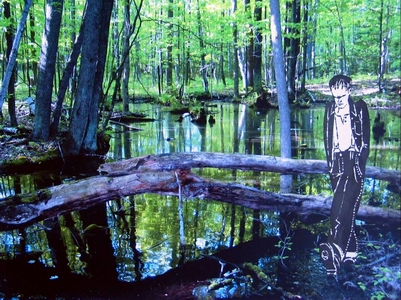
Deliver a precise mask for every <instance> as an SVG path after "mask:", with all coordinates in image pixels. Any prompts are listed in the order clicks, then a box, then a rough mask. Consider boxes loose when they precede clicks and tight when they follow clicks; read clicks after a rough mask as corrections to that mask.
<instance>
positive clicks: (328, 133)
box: [324, 98, 370, 174]
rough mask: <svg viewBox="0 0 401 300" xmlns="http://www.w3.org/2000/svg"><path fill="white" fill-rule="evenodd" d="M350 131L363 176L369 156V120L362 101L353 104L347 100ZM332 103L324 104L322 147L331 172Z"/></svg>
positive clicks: (333, 107) (333, 104) (333, 115)
mask: <svg viewBox="0 0 401 300" xmlns="http://www.w3.org/2000/svg"><path fill="white" fill-rule="evenodd" d="M348 102H349V107H350V119H351V129H352V133H353V136H354V140H355V145H356V147H357V149H358V150H359V153H358V155H357V156H358V157H359V166H360V168H361V171H362V172H363V174H365V166H366V161H367V159H368V156H369V141H370V120H369V112H368V107H367V105H366V103H365V102H364V101H363V100H359V101H358V102H354V101H352V100H351V98H349V100H348ZM334 109H335V103H334V101H332V102H329V103H327V104H326V111H325V115H324V147H325V150H326V158H327V164H328V166H329V169H330V171H331V168H332V159H333V126H334V118H335V112H334Z"/></svg>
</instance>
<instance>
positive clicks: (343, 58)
mask: <svg viewBox="0 0 401 300" xmlns="http://www.w3.org/2000/svg"><path fill="white" fill-rule="evenodd" d="M335 4H336V13H337V20H338V25H339V29H340V37H341V40H340V73H342V74H348V68H347V51H346V47H345V36H344V27H343V19H342V16H341V13H340V7H339V4H338V2H337V0H336V1H335Z"/></svg>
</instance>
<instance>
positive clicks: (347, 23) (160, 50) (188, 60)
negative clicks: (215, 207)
mask: <svg viewBox="0 0 401 300" xmlns="http://www.w3.org/2000/svg"><path fill="white" fill-rule="evenodd" d="M280 5H281V8H280V9H281V22H282V31H283V51H284V64H285V70H286V78H287V87H288V93H289V96H290V97H289V99H290V100H291V99H293V97H291V95H294V94H295V91H296V90H299V89H300V90H301V91H302V90H304V89H305V82H307V81H313V80H319V79H320V80H321V81H325V80H326V79H327V78H328V77H330V76H332V75H334V74H337V73H343V74H348V75H350V76H353V77H358V76H371V77H372V76H373V78H377V85H378V88H379V90H380V91H381V90H383V89H385V85H386V79H388V78H392V77H395V76H399V75H400V64H401V61H400V56H399V48H400V23H399V15H400V2H399V1H398V0H369V1H368V0H351V1H343V0H321V1H318V0H302V1H301V0H292V1H281V2H280ZM27 6H28V10H27V12H28V14H27V19H26V22H25V23H24V24H23V25H25V28H23V29H25V30H23V34H22V37H21V42H20V45H19V48H18V55H17V62H16V65H15V68H14V70H15V72H14V77H12V79H11V82H13V83H12V84H11V83H10V84H9V85H8V93H7V95H8V98H7V101H8V102H9V113H10V118H11V125H14V126H15V125H16V121H15V120H14V122H12V119H13V118H12V113H13V107H12V105H13V99H12V98H13V97H15V95H17V98H26V97H28V96H30V97H33V98H35V95H36V96H37V98H40V99H36V102H37V105H38V106H39V107H45V108H46V109H44V110H43V109H42V110H40V111H41V113H40V114H39V116H37V117H36V116H35V118H36V119H35V127H36V128H46V126H49V127H50V124H49V122H50V117H46V115H45V114H50V103H53V104H52V105H53V106H55V108H54V107H52V108H51V109H52V112H51V113H52V114H53V117H52V127H51V128H50V129H51V130H50V132H49V133H47V132H46V130H45V134H43V133H42V132H43V130H44V129H40V132H41V133H40V134H39V133H36V134H34V136H36V138H38V139H44V140H46V139H47V138H48V135H49V134H52V133H54V132H57V130H58V124H59V123H58V121H59V118H60V116H59V115H60V111H61V108H62V105H64V107H67V108H68V107H69V108H72V107H73V106H74V105H75V112H74V110H73V112H72V117H71V123H70V134H71V135H72V136H76V134H77V133H76V132H71V131H73V130H74V129H73V128H74V127H77V126H78V127H82V125H83V126H84V127H85V126H88V128H89V127H90V126H89V124H90V121H88V125H86V124H78V125H76V124H75V125H74V121H73V120H74V114H75V119H77V118H78V116H77V112H78V109H77V108H76V107H77V106H78V105H79V103H78V102H80V101H81V100H79V99H82V98H85V99H86V100H85V101H86V102H84V103H85V105H86V104H87V105H92V106H91V107H92V108H91V109H90V110H91V111H98V112H101V111H104V110H107V109H109V110H110V109H111V110H112V109H113V106H114V104H115V102H116V100H119V101H121V100H122V102H123V110H124V111H128V110H129V103H130V102H131V101H133V100H135V97H136V96H138V95H141V96H150V97H153V98H157V99H158V100H159V101H162V102H164V103H167V102H169V100H170V99H171V97H172V96H174V97H178V98H180V99H182V98H183V97H185V96H186V95H188V94H189V93H193V92H194V91H200V92H202V93H206V94H212V93H213V92H214V90H215V87H216V86H224V88H226V89H229V90H231V91H232V95H233V97H234V98H236V97H238V89H240V90H241V91H243V92H245V93H247V92H249V91H255V92H257V93H260V92H262V91H263V90H274V88H275V77H274V67H273V60H272V53H273V51H272V43H271V29H270V7H269V2H268V1H261V0H252V1H251V0H245V1H237V0H231V1H212V0H191V1H182V0H163V1H143V0H114V1H113V0H102V1H94V0H88V1H84V0H43V1H42V0H33V1H32V0H30V1H22V0H9V1H1V6H0V15H1V19H0V27H1V29H2V39H1V42H0V74H1V78H2V81H3V85H2V91H4V90H5V89H6V88H7V87H6V86H5V81H4V78H5V75H6V74H7V64H8V62H9V58H10V52H11V49H12V45H13V41H14V42H15V40H16V39H14V37H16V34H17V33H18V29H19V27H20V26H18V23H19V22H21V23H22V17H23V16H24V12H25V11H26V10H25V9H23V7H25V8H26V7H27ZM91 15H92V16H95V17H91ZM94 19H95V20H97V21H96V22H93V20H94ZM85 20H86V21H85ZM91 21H92V22H91ZM92 23H93V24H92ZM85 24H86V25H85ZM91 26H92V27H91ZM89 27H91V28H98V29H99V28H101V30H100V31H99V32H98V33H97V36H94V34H95V32H94V31H97V30H92V31H91V30H89V29H88V28H89ZM54 28H57V30H54ZM85 28H86V29H85ZM50 29H52V30H50ZM51 31H57V32H54V33H52V32H51ZM89 41H90V42H89ZM85 43H86V44H85ZM14 45H15V43H14ZM85 45H87V46H85ZM95 48H96V49H95ZM85 49H86V50H85ZM88 49H89V50H88ZM94 49H95V50H94ZM88 51H89V52H90V53H89V52H88ZM52 53H54V54H52ZM88 53H89V54H88ZM51 55H54V57H55V58H54V62H52V61H51V57H52V56H51ZM95 60H96V61H95ZM44 62H45V63H46V64H44V65H43V66H45V67H43V68H42V65H40V64H41V63H44ZM91 64H92V65H91ZM81 67H82V68H81ZM41 68H42V69H44V68H46V71H42V73H44V74H47V75H49V74H51V75H52V76H50V79H49V76H47V79H46V80H45V82H44V83H43V82H42V87H40V86H39V84H40V83H41V81H40V79H41V75H40V71H41ZM99 68H100V69H99ZM85 70H86V71H87V73H91V74H92V76H94V78H95V76H96V79H93V80H94V86H93V90H92V92H91V94H90V95H89V94H88V93H86V92H82V89H83V88H82V87H83V86H88V84H89V83H88V81H86V82H84V79H83V78H80V75H82V73H83V72H84V71H85ZM88 70H91V71H88ZM89 75H90V74H89ZM89 75H86V76H89ZM81 77H84V76H81ZM42 78H44V75H43V74H42ZM51 78H53V79H51ZM80 80H81V82H80ZM42 81H43V80H42ZM49 81H50V82H49ZM91 82H92V81H91ZM238 82H240V84H239V85H240V86H239V87H238ZM97 85H98V86H97ZM12 86H16V87H17V91H13V90H12ZM89 86H90V87H92V84H89ZM43 87H45V88H46V89H50V93H43V91H42V90H41V93H40V95H39V96H40V97H38V90H39V89H44V88H43ZM56 95H57V96H56ZM46 97H47V98H49V97H50V99H47V100H46V101H45V100H43V99H42V98H46ZM88 99H92V100H88ZM94 99H95V100H94ZM56 100H57V101H56ZM4 101H5V99H1V97H0V108H1V106H2V105H3V103H4ZM41 101H42V102H41ZM91 101H92V102H91ZM56 103H57V105H56ZM88 103H90V104H88ZM81 108H82V106H81ZM43 111H48V112H46V113H45V112H43ZM44 115H45V117H44ZM80 117H82V116H80ZM87 118H88V120H90V119H91V118H92V119H93V118H94V117H93V116H87ZM85 119H86V117H85ZM13 123H14V124H13ZM95 125H97V124H95ZM92 127H93V125H92ZM87 131H89V132H90V131H92V132H93V128H92V129H87ZM92 138H93V133H92ZM80 139H81V140H83V141H80V140H77V141H74V143H75V142H76V143H77V145H75V147H78V148H79V147H80V145H81V143H82V145H83V146H82V147H83V148H84V149H85V150H94V148H96V146H94V145H93V143H92V145H90V144H88V143H87V144H86V145H85V141H87V140H88V139H89V138H88V137H86V136H82V137H81V138H80ZM73 146H74V145H73ZM78 150H79V149H78ZM81 150H82V149H81ZM73 152H74V151H73Z"/></svg>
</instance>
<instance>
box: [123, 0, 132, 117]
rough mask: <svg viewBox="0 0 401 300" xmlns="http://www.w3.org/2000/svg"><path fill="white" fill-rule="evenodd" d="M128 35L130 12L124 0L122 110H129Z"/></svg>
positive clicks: (129, 30)
mask: <svg viewBox="0 0 401 300" xmlns="http://www.w3.org/2000/svg"><path fill="white" fill-rule="evenodd" d="M130 37H131V12H130V1H129V0H124V28H123V47H122V48H123V53H124V54H125V55H124V56H123V60H124V62H123V70H122V97H123V111H124V113H128V112H129V78H130V74H131V68H130V52H129V47H130Z"/></svg>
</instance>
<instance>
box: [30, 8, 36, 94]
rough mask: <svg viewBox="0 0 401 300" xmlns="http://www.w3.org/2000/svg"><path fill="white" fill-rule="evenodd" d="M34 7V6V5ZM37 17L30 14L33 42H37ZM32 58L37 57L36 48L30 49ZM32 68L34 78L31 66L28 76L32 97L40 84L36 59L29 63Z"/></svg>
mask: <svg viewBox="0 0 401 300" xmlns="http://www.w3.org/2000/svg"><path fill="white" fill-rule="evenodd" d="M32 5H33V4H32ZM34 28H35V16H34V14H33V13H32V12H31V13H30V14H29V29H30V30H29V35H30V39H31V41H35V40H36V34H35V29H34ZM30 51H31V55H32V57H36V48H35V47H32V48H31V49H30ZM29 64H30V65H31V66H32V76H31V75H30V74H29V67H30V66H29V65H28V75H29V78H28V79H29V96H31V89H32V87H33V86H34V85H36V83H37V82H38V62H37V61H36V59H34V60H33V61H32V62H30V63H29Z"/></svg>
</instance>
